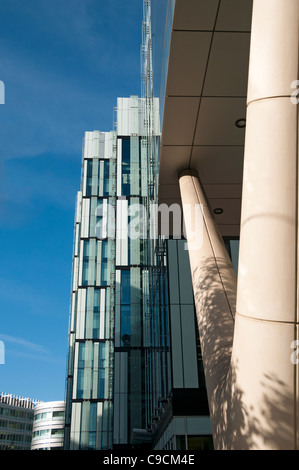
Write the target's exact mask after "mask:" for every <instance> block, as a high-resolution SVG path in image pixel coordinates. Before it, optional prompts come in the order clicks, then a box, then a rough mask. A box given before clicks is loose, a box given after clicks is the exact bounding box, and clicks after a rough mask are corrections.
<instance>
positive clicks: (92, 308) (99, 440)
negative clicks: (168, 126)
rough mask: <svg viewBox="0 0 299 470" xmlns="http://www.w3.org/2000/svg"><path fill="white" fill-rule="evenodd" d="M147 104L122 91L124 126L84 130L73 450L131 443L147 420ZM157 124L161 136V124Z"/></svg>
mask: <svg viewBox="0 0 299 470" xmlns="http://www.w3.org/2000/svg"><path fill="white" fill-rule="evenodd" d="M144 109H145V100H144V99H140V98H138V97H135V96H132V97H130V98H119V99H118V102H117V129H116V130H115V131H111V132H108V133H101V132H98V131H94V132H86V134H85V139H84V153H83V164H82V182H81V191H80V192H79V193H78V196H77V210H76V223H75V234H74V262H73V284H72V302H71V313H70V326H69V329H70V332H69V365H68V378H67V408H66V448H69V449H107V448H112V446H114V445H119V446H121V445H127V444H128V443H131V441H132V431H133V429H145V428H146V421H147V417H146V407H145V390H146V378H145V374H144V370H145V362H146V353H145V349H146V347H147V345H148V344H149V341H150V340H149V337H148V335H149V333H148V331H149V326H148V322H149V312H148V297H149V269H148V265H149V260H148V254H149V252H148V246H147V239H148V236H147V228H146V226H147V220H146V219H145V218H144V217H143V214H142V209H143V208H144V210H147V208H148V204H149V203H148V194H149V189H148V187H149V182H148V181H149V179H148V173H149V168H148V156H147V139H146V138H145V127H144V120H145V119H144V113H145V111H144ZM154 113H156V114H158V102H157V101H155V103H154ZM155 133H156V135H157V138H158V136H159V128H157V129H156V130H155ZM139 211H140V212H139ZM143 225H144V227H143Z"/></svg>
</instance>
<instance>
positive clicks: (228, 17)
mask: <svg viewBox="0 0 299 470" xmlns="http://www.w3.org/2000/svg"><path fill="white" fill-rule="evenodd" d="M208 1H209V0H208ZM252 3H253V0H221V3H220V8H219V14H218V18H217V23H216V30H217V31H247V32H249V31H250V30H251V17H252Z"/></svg>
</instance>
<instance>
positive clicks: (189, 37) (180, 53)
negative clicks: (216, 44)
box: [166, 31, 212, 96]
mask: <svg viewBox="0 0 299 470" xmlns="http://www.w3.org/2000/svg"><path fill="white" fill-rule="evenodd" d="M211 38H212V33H209V32H194V31H192V32H186V31H174V32H173V34H172V41H171V50H170V60H169V65H168V76H169V80H168V82H167V89H166V94H167V95H168V96H169V95H180V96H199V95H200V94H201V92H202V85H203V80H204V76H205V68H206V62H207V58H208V54H209V49H210V43H211Z"/></svg>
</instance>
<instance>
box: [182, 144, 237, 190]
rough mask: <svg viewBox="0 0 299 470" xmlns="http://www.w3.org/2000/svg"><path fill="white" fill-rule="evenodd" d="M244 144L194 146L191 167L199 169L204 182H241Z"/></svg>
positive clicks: (222, 183) (226, 183) (224, 183)
mask: <svg viewBox="0 0 299 470" xmlns="http://www.w3.org/2000/svg"><path fill="white" fill-rule="evenodd" d="M243 155H244V148H243V146H233V147H231V146H224V147H222V146H200V147H193V150H192V158H191V165H190V166H191V168H194V169H196V170H197V172H198V174H199V175H200V180H201V182H202V183H203V184H214V185H215V184H220V185H228V184H239V185H240V184H241V182H242V177H243Z"/></svg>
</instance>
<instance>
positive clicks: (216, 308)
mask: <svg viewBox="0 0 299 470" xmlns="http://www.w3.org/2000/svg"><path fill="white" fill-rule="evenodd" d="M179 184H180V191H181V199H182V206H183V213H184V222H185V232H186V238H187V241H188V250H189V259H190V267H191V275H192V282H193V291H194V298H195V307H196V314H197V322H198V328H199V335H200V342H201V348H202V355H203V362H204V370H205V376H206V386H207V393H208V399H209V406H210V410H211V418H212V428H213V435H214V443H215V444H216V446H217V441H218V437H216V435H217V434H218V425H219V421H221V418H220V419H219V407H218V406H217V404H218V402H219V394H221V393H222V390H223V387H224V386H225V384H226V378H227V375H228V373H229V368H230V362H231V354H232V343H233V333H234V316H235V311H236V288H237V283H236V274H235V271H234V269H233V266H232V263H231V260H230V258H229V256H228V253H227V250H226V247H225V245H224V242H223V239H222V236H221V234H220V232H219V230H218V228H217V224H216V222H215V220H214V218H213V216H212V213H211V211H210V209H209V206H208V204H207V200H206V197H205V194H204V192H203V190H202V186H201V184H200V181H199V178H198V175H197V173H196V172H195V171H194V170H185V171H183V172H181V173H180V174H179ZM199 219H200V220H199ZM201 224H202V225H201ZM195 230H197V233H198V238H197V240H195V239H194V231H195Z"/></svg>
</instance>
